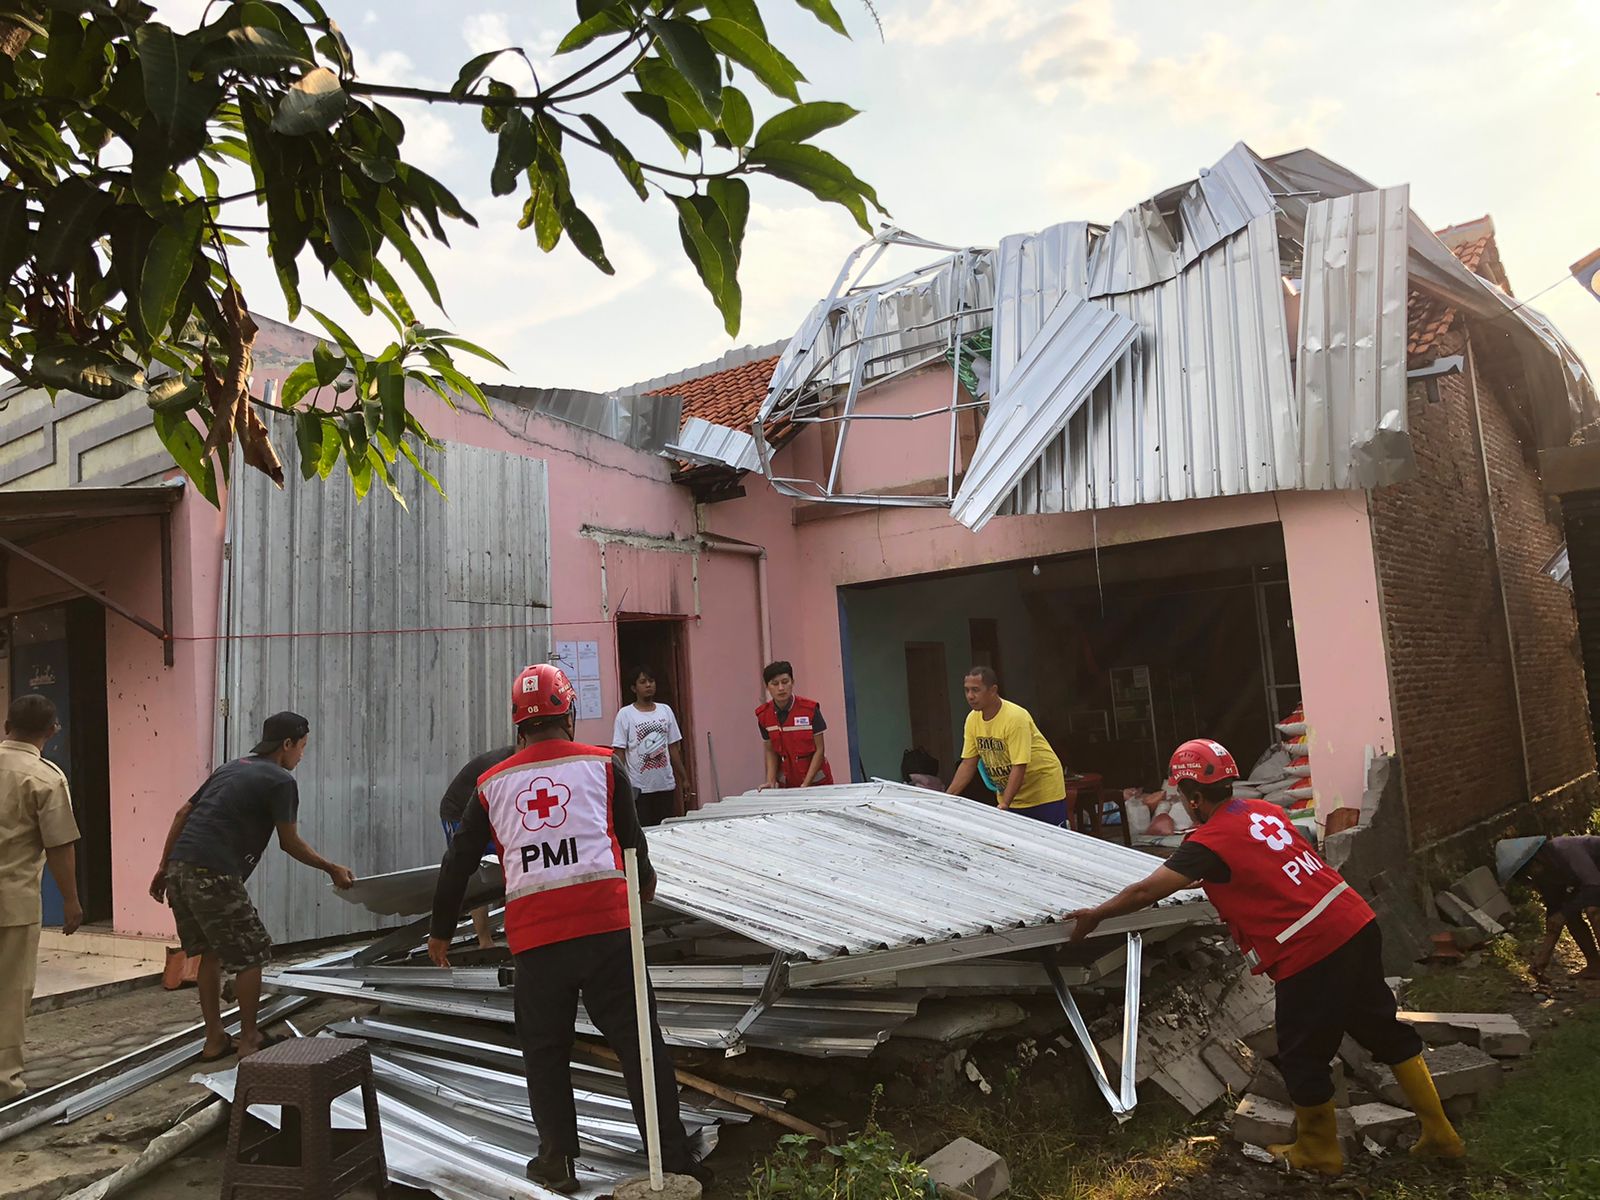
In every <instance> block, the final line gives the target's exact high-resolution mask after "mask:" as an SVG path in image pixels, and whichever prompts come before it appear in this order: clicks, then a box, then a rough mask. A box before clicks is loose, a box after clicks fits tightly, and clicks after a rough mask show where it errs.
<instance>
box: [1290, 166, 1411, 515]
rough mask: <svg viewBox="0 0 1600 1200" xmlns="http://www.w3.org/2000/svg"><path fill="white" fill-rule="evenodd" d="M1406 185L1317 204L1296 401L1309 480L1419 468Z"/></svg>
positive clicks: (1310, 217) (1374, 476)
mask: <svg viewBox="0 0 1600 1200" xmlns="http://www.w3.org/2000/svg"><path fill="white" fill-rule="evenodd" d="M1409 194H1410V189H1409V188H1407V187H1405V186H1404V185H1402V186H1400V187H1394V188H1385V189H1383V190H1382V191H1377V192H1356V193H1353V194H1351V195H1349V196H1340V197H1338V198H1336V199H1333V200H1319V201H1317V202H1316V203H1314V204H1311V205H1309V206H1308V207H1307V210H1306V232H1305V242H1304V245H1305V251H1304V270H1305V286H1304V288H1303V296H1304V299H1303V302H1302V305H1301V309H1300V348H1299V354H1298V356H1297V358H1296V362H1295V367H1296V370H1295V409H1296V411H1297V412H1298V414H1299V416H1300V419H1301V426H1300V461H1301V468H1302V472H1303V473H1302V475H1301V484H1302V486H1304V487H1306V488H1349V487H1378V486H1380V485H1382V484H1389V483H1398V482H1399V481H1400V480H1402V479H1405V478H1407V477H1408V476H1410V475H1411V474H1412V473H1413V472H1414V471H1415V469H1416V460H1415V458H1414V457H1413V455H1412V452H1411V440H1410V438H1409V437H1407V436H1406V433H1405V429H1406V422H1405V414H1406V366H1407V360H1406V296H1407V292H1408V289H1407V286H1406V255H1407V250H1406V225H1407V216H1408V214H1409V212H1410V208H1409V206H1408V199H1409Z"/></svg>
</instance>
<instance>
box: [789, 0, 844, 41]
mask: <svg viewBox="0 0 1600 1200" xmlns="http://www.w3.org/2000/svg"><path fill="white" fill-rule="evenodd" d="M795 3H797V4H799V5H800V7H801V8H803V9H805V10H806V11H807V12H808V13H810V14H811V15H812V16H814V17H816V18H817V20H819V21H821V22H822V23H823V24H824V25H826V26H827V27H828V28H829V29H831V30H833V31H834V32H835V33H837V34H839V35H840V36H841V37H849V36H850V31H849V30H847V29H846V28H845V27H844V22H843V21H842V20H840V19H839V14H838V12H837V11H836V10H835V9H834V7H833V0H795Z"/></svg>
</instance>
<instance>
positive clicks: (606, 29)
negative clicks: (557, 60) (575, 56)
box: [556, 8, 633, 54]
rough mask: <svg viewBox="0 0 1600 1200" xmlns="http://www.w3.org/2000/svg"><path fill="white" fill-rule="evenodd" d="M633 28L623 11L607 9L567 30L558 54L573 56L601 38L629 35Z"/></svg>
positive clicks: (557, 48)
mask: <svg viewBox="0 0 1600 1200" xmlns="http://www.w3.org/2000/svg"><path fill="white" fill-rule="evenodd" d="M632 28H633V25H632V24H631V23H630V22H629V21H628V20H627V18H626V16H625V15H624V14H623V12H622V11H620V10H619V9H617V8H607V9H604V10H602V11H600V12H597V13H595V14H594V16H592V17H589V18H588V19H587V20H584V21H580V22H579V23H578V24H576V25H574V26H573V27H572V28H571V29H569V30H567V35H566V36H565V37H563V38H562V39H561V42H560V44H559V45H558V46H556V53H557V54H571V53H572V52H573V51H574V50H581V49H583V48H584V47H585V46H587V45H588V44H589V43H590V42H593V41H596V40H597V39H599V38H603V37H606V36H608V35H609V34H613V33H627V32H629V31H630V30H631V29H632Z"/></svg>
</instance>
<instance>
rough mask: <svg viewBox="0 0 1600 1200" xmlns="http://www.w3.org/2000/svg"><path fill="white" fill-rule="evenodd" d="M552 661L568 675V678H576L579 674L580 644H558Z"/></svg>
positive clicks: (551, 656)
mask: <svg viewBox="0 0 1600 1200" xmlns="http://www.w3.org/2000/svg"><path fill="white" fill-rule="evenodd" d="M550 661H551V662H552V663H554V664H555V665H556V666H558V667H560V668H561V669H562V670H563V671H565V672H566V673H567V676H568V678H576V677H577V674H578V643H577V642H557V643H556V648H555V650H554V652H553V653H552V654H551V655H550Z"/></svg>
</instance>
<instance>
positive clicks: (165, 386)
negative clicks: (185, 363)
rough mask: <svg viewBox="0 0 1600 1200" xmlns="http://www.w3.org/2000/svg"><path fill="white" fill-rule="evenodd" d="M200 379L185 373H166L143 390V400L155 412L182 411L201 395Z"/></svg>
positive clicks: (191, 405) (188, 407)
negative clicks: (163, 377)
mask: <svg viewBox="0 0 1600 1200" xmlns="http://www.w3.org/2000/svg"><path fill="white" fill-rule="evenodd" d="M201 394H202V393H201V390H200V381H199V380H198V379H194V378H192V377H190V376H186V375H168V376H167V377H166V378H165V379H163V380H162V381H161V382H160V383H157V384H156V385H155V386H153V387H151V388H150V389H149V390H148V391H146V392H145V397H144V402H145V404H147V405H149V407H150V408H151V409H152V410H154V411H156V412H183V411H185V410H186V409H190V408H193V407H194V403H195V401H196V400H198V399H200V396H201Z"/></svg>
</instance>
